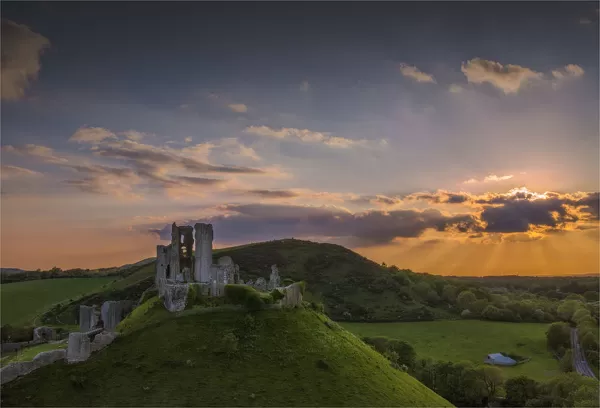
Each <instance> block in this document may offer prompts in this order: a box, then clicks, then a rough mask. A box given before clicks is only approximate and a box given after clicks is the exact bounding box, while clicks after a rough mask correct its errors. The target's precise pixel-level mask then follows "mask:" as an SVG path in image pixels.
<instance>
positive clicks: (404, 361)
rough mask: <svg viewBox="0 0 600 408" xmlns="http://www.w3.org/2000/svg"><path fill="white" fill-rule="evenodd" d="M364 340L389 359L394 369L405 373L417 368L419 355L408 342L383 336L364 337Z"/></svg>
mask: <svg viewBox="0 0 600 408" xmlns="http://www.w3.org/2000/svg"><path fill="white" fill-rule="evenodd" d="M362 340H363V341H364V342H365V343H367V344H368V345H370V346H371V347H373V348H374V349H375V350H377V351H378V352H379V353H381V354H383V355H384V356H385V357H387V359H388V360H390V362H391V363H392V365H393V366H394V367H396V368H399V369H402V370H403V371H409V370H413V369H414V368H415V364H416V361H417V353H416V352H415V349H414V348H413V347H412V346H411V345H410V344H408V343H407V342H405V341H402V340H396V339H390V338H389V337H383V336H379V337H363V338H362Z"/></svg>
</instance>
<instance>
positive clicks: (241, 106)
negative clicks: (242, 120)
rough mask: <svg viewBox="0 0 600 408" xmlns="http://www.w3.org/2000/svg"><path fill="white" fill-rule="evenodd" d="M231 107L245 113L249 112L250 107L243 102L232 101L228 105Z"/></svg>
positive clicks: (235, 110)
mask: <svg viewBox="0 0 600 408" xmlns="http://www.w3.org/2000/svg"><path fill="white" fill-rule="evenodd" d="M228 106H229V109H231V110H232V111H234V112H237V113H245V112H248V107H247V106H246V105H244V104H243V103H231V104H229V105H228Z"/></svg>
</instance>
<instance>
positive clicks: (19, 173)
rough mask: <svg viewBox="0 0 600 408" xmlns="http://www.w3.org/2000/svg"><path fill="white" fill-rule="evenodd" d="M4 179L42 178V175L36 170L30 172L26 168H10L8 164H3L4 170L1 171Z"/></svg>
mask: <svg viewBox="0 0 600 408" xmlns="http://www.w3.org/2000/svg"><path fill="white" fill-rule="evenodd" d="M0 173H1V175H2V178H3V179H11V178H17V177H39V176H42V173H39V172H37V171H34V170H29V169H26V168H24V167H18V166H10V165H8V164H3V165H2V169H1V171H0Z"/></svg>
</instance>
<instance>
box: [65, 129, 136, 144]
mask: <svg viewBox="0 0 600 408" xmlns="http://www.w3.org/2000/svg"><path fill="white" fill-rule="evenodd" d="M132 135H133V136H134V137H132V138H131V140H140V139H141V137H140V135H141V133H140V132H136V131H132V130H130V131H129V132H124V136H126V137H127V136H132ZM116 138H117V135H115V134H114V133H113V132H111V131H110V130H107V129H104V128H100V127H81V128H79V129H77V131H76V132H75V133H73V136H71V137H70V138H69V141H70V142H79V143H92V144H93V143H99V142H101V141H103V140H105V139H116ZM128 139H129V137H128Z"/></svg>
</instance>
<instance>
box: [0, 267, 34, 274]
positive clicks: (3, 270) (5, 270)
mask: <svg viewBox="0 0 600 408" xmlns="http://www.w3.org/2000/svg"><path fill="white" fill-rule="evenodd" d="M24 272H31V271H26V270H23V269H18V268H0V274H2V275H4V274H6V275H12V274H15V273H24Z"/></svg>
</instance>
